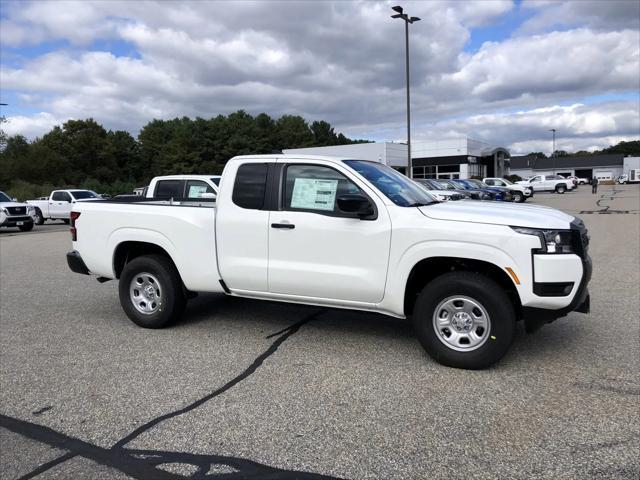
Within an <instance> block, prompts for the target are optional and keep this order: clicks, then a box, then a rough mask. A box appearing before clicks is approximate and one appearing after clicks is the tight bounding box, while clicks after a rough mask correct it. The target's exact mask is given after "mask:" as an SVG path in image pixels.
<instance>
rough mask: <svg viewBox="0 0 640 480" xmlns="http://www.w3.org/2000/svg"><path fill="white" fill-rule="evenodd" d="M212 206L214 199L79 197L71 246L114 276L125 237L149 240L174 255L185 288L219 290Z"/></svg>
mask: <svg viewBox="0 0 640 480" xmlns="http://www.w3.org/2000/svg"><path fill="white" fill-rule="evenodd" d="M215 210H216V209H215V202H214V201H212V200H200V201H193V200H190V201H180V200H154V199H148V198H140V200H138V199H131V198H126V199H111V200H103V201H96V202H79V203H77V204H75V206H74V208H73V211H76V212H79V213H80V216H79V217H78V218H77V220H76V221H75V226H76V228H77V241H75V242H74V244H73V247H74V250H76V251H78V252H79V253H80V254H81V255H82V258H83V259H84V261H85V264H86V265H87V267H88V268H89V271H90V272H91V273H93V274H96V275H99V276H101V277H106V278H115V277H116V273H115V271H114V255H115V253H116V249H117V248H118V246H120V245H122V244H123V243H124V242H143V243H145V242H146V243H153V244H155V245H159V246H160V247H161V248H163V249H164V250H165V251H166V252H167V253H168V254H169V256H170V257H171V258H172V259H173V261H174V263H175V265H176V267H177V268H178V271H179V272H180V276H181V277H182V280H183V282H184V284H185V287H186V288H187V289H189V290H193V291H200V292H202V291H205V292H221V291H223V290H222V287H221V286H220V284H219V276H218V268H217V262H216V253H215V252H216V245H215V227H214V224H215ZM194 252H198V253H197V254H194ZM105 253H107V255H105Z"/></svg>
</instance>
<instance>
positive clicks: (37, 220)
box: [33, 208, 44, 225]
mask: <svg viewBox="0 0 640 480" xmlns="http://www.w3.org/2000/svg"><path fill="white" fill-rule="evenodd" d="M33 221H34V222H35V224H36V225H43V224H44V217H43V216H42V210H40V209H39V208H36V218H35V219H34V220H33Z"/></svg>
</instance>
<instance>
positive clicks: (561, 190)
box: [556, 185, 567, 194]
mask: <svg viewBox="0 0 640 480" xmlns="http://www.w3.org/2000/svg"><path fill="white" fill-rule="evenodd" d="M566 191H567V187H566V186H564V185H556V193H559V194H563V193H564V192H566Z"/></svg>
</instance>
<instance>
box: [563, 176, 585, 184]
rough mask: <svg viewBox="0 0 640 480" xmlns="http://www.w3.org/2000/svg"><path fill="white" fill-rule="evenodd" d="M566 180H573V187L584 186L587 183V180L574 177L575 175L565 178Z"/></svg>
mask: <svg viewBox="0 0 640 480" xmlns="http://www.w3.org/2000/svg"><path fill="white" fill-rule="evenodd" d="M561 176H562V175H561ZM567 179H569V180H573V184H574V185H575V186H578V185H586V184H587V183H589V179H588V178H581V177H576V176H575V175H571V176H569V177H567Z"/></svg>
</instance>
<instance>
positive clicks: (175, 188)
mask: <svg viewBox="0 0 640 480" xmlns="http://www.w3.org/2000/svg"><path fill="white" fill-rule="evenodd" d="M184 184H185V181H184V180H159V181H158V183H157V184H156V191H155V192H154V193H155V194H154V197H157V198H182V197H183V196H184Z"/></svg>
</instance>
